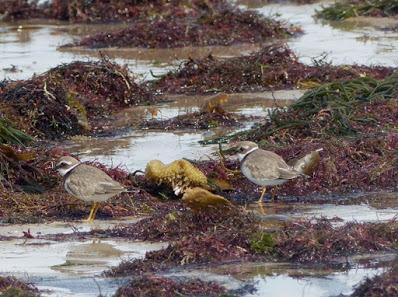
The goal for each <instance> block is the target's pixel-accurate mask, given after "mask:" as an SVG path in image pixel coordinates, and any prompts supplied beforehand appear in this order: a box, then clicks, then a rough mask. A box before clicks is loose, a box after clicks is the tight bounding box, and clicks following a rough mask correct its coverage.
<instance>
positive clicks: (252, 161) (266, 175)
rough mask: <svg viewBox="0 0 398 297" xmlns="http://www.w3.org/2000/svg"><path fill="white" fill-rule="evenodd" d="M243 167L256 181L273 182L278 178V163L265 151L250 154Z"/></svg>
mask: <svg viewBox="0 0 398 297" xmlns="http://www.w3.org/2000/svg"><path fill="white" fill-rule="evenodd" d="M276 156H277V155H276ZM278 157H279V156H278ZM242 165H243V164H242ZM244 166H246V167H247V168H248V169H249V170H250V172H251V173H252V174H254V175H255V177H256V178H257V179H266V180H274V179H278V178H279V170H278V167H279V166H278V162H276V161H275V158H274V156H272V155H269V154H268V152H267V151H263V150H256V151H254V152H252V153H251V154H250V155H248V156H247V157H246V159H245V161H244Z"/></svg>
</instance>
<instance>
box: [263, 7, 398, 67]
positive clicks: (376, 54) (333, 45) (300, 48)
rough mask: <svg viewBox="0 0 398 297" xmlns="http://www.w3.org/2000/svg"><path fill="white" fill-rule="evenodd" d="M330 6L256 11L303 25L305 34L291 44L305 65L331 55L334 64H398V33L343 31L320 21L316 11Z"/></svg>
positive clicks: (267, 8)
mask: <svg viewBox="0 0 398 297" xmlns="http://www.w3.org/2000/svg"><path fill="white" fill-rule="evenodd" d="M329 3H330V2H329ZM326 4H327V3H326V2H323V3H316V4H308V5H294V4H270V5H266V6H264V7H261V8H257V9H256V10H257V11H258V12H260V13H262V14H264V15H266V16H269V15H273V14H279V15H281V19H283V20H286V21H289V22H291V23H294V24H299V25H301V26H302V28H303V30H304V32H305V34H304V35H302V36H300V37H298V38H294V39H291V40H289V41H288V44H289V46H290V47H291V48H292V49H293V50H294V51H295V52H296V53H297V55H298V56H299V57H300V59H301V61H302V62H304V63H311V62H312V61H311V59H312V58H313V57H319V56H321V55H322V54H323V53H327V55H328V56H327V59H326V61H331V62H332V63H333V64H355V63H357V64H363V65H384V66H395V67H396V66H397V65H398V60H397V57H396V53H397V50H398V32H391V31H381V30H376V29H373V28H372V27H353V26H351V28H349V29H350V30H341V29H339V28H335V27H333V26H332V25H330V24H328V23H322V22H321V21H317V20H316V19H314V18H313V15H314V13H315V10H316V9H318V10H319V9H320V7H321V6H322V5H326Z"/></svg>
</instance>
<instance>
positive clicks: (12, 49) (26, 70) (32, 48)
mask: <svg viewBox="0 0 398 297" xmlns="http://www.w3.org/2000/svg"><path fill="white" fill-rule="evenodd" d="M63 26H64V25H56V24H33V25H32V24H26V23H12V24H2V25H1V28H0V56H1V59H0V80H3V79H13V80H15V79H27V78H30V77H31V76H32V75H33V74H35V73H36V74H40V73H42V72H45V71H47V70H48V69H50V68H52V67H55V66H57V65H59V64H61V63H69V62H72V61H74V60H83V61H84V60H87V58H88V57H90V56H91V55H88V54H82V53H70V52H63V51H58V50H57V47H59V46H61V45H63V44H65V43H68V42H72V37H71V36H70V35H69V34H67V33H66V32H65V31H62V30H60V28H62V27H63ZM115 61H116V62H117V63H120V64H127V66H128V67H129V69H130V70H131V71H132V72H133V73H134V74H136V75H140V76H141V77H142V78H144V79H146V78H149V79H150V78H153V77H152V75H151V73H150V70H151V71H152V73H154V74H155V75H159V74H161V73H164V72H167V71H168V69H169V68H167V67H165V66H164V65H154V64H153V63H151V62H148V61H139V60H129V59H124V58H123V57H120V58H117V59H115Z"/></svg>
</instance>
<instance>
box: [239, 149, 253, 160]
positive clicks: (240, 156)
mask: <svg viewBox="0 0 398 297" xmlns="http://www.w3.org/2000/svg"><path fill="white" fill-rule="evenodd" d="M255 150H258V147H254V148H252V149H250V150H248V151H247V152H246V153H244V154H238V158H239V161H241V162H242V160H243V159H244V158H245V157H246V156H247V155H248V154H250V153H252V152H254V151H255Z"/></svg>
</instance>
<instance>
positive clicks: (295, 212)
mask: <svg viewBox="0 0 398 297" xmlns="http://www.w3.org/2000/svg"><path fill="white" fill-rule="evenodd" d="M249 209H252V210H253V211H254V212H255V213H257V214H259V215H260V216H261V219H262V220H263V221H270V222H271V221H274V222H277V221H289V220H294V219H300V218H305V219H313V218H314V219H320V218H326V219H333V220H334V224H335V225H342V224H345V223H347V222H359V223H366V222H386V221H390V220H392V219H395V218H398V205H395V207H391V206H384V207H380V208H375V207H372V206H370V205H369V204H365V203H361V204H353V205H336V204H330V203H329V204H310V203H308V204H303V203H287V204H284V203H283V202H280V203H269V204H268V203H266V204H264V206H263V210H264V211H262V212H260V209H259V207H258V205H257V204H253V205H250V206H249Z"/></svg>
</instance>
